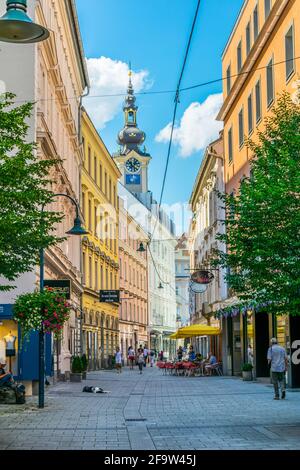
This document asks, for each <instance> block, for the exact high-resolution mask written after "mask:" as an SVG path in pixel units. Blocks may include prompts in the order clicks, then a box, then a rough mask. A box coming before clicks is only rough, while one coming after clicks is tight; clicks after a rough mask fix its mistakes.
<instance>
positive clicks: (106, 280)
mask: <svg viewBox="0 0 300 470" xmlns="http://www.w3.org/2000/svg"><path fill="white" fill-rule="evenodd" d="M105 288H106V289H109V286H108V269H107V268H106V270H105Z"/></svg>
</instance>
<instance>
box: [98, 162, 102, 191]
mask: <svg viewBox="0 0 300 470" xmlns="http://www.w3.org/2000/svg"><path fill="white" fill-rule="evenodd" d="M102 177H103V175H102V165H101V163H100V181H99V187H100V189H101V191H102V189H103V181H102Z"/></svg>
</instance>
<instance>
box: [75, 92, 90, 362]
mask: <svg viewBox="0 0 300 470" xmlns="http://www.w3.org/2000/svg"><path fill="white" fill-rule="evenodd" d="M89 94H90V86H89V85H88V86H87V89H86V92H85V93H83V94H82V95H81V96H80V101H79V107H78V143H79V148H81V147H82V132H81V116H82V100H83V98H85V97H86V96H88V95H89ZM82 166H83V165H82V162H81V163H80V165H79V207H80V208H81V202H82V192H81V173H82ZM80 276H81V282H80V283H81V285H83V251H82V238H80ZM82 326H83V294H82V293H81V295H80V355H81V356H82V355H83V354H84V351H83V328H82Z"/></svg>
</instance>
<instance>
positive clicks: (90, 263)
mask: <svg viewBox="0 0 300 470" xmlns="http://www.w3.org/2000/svg"><path fill="white" fill-rule="evenodd" d="M92 269H93V268H92V257H91V256H90V257H89V286H90V288H91V289H92V287H93V286H92V277H93V272H92Z"/></svg>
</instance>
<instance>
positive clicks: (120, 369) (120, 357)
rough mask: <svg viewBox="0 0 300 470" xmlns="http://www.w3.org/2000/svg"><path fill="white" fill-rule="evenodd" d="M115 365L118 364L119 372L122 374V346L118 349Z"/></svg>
mask: <svg viewBox="0 0 300 470" xmlns="http://www.w3.org/2000/svg"><path fill="white" fill-rule="evenodd" d="M115 366H116V370H117V373H118V374H121V372H122V353H121V351H120V348H117V349H116V354H115Z"/></svg>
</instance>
